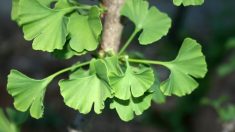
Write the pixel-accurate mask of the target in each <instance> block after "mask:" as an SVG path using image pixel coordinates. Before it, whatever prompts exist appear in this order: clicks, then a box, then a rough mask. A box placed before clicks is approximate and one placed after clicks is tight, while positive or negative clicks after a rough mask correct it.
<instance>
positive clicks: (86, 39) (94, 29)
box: [68, 7, 102, 52]
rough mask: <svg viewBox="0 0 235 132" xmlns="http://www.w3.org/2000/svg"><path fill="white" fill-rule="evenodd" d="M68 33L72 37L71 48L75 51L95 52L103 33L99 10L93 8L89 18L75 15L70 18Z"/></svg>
mask: <svg viewBox="0 0 235 132" xmlns="http://www.w3.org/2000/svg"><path fill="white" fill-rule="evenodd" d="M68 31H69V34H70V36H71V40H70V46H71V48H72V49H73V50H75V51H77V52H83V51H84V50H87V51H92V50H95V49H96V48H97V46H98V44H99V36H100V34H101V31H102V24H101V21H100V12H99V10H98V8H97V7H93V8H92V9H91V10H90V11H89V15H88V16H84V15H79V14H78V13H76V12H75V13H73V14H72V15H71V17H70V18H69V23H68Z"/></svg>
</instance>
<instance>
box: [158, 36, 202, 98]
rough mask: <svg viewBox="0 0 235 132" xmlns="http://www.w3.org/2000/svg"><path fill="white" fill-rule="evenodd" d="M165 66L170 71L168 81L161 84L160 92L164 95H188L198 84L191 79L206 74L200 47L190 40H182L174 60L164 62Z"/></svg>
mask: <svg viewBox="0 0 235 132" xmlns="http://www.w3.org/2000/svg"><path fill="white" fill-rule="evenodd" d="M165 66H166V67H168V68H169V69H170V71H171V74H170V76H169V79H167V80H166V81H164V82H163V83H162V84H161V90H162V92H163V93H164V94H165V95H172V94H175V95H177V96H183V95H186V94H190V93H191V92H192V91H193V90H194V89H195V88H197V87H198V83H197V82H196V81H195V80H194V79H193V77H195V78H203V77H204V76H205V74H206V72H207V65H206V61H205V56H204V55H203V53H202V52H201V45H200V44H198V43H197V42H196V41H195V40H193V39H190V38H186V39H185V40H184V42H183V45H182V47H181V48H180V51H179V53H178V56H177V57H176V59H175V60H173V61H171V62H166V63H165Z"/></svg>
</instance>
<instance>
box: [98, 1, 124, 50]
mask: <svg viewBox="0 0 235 132" xmlns="http://www.w3.org/2000/svg"><path fill="white" fill-rule="evenodd" d="M124 1H125V0H103V4H104V6H105V7H106V8H107V13H106V14H105V18H104V31H103V36H102V43H101V48H102V51H103V52H108V51H114V52H117V51H118V49H119V45H120V43H121V35H122V30H123V26H122V24H121V21H120V20H121V16H120V9H121V6H122V5H123V3H124Z"/></svg>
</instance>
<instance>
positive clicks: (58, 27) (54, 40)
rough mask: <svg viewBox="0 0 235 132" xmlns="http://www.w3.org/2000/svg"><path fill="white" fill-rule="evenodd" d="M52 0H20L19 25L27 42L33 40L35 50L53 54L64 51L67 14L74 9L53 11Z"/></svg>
mask: <svg viewBox="0 0 235 132" xmlns="http://www.w3.org/2000/svg"><path fill="white" fill-rule="evenodd" d="M51 2H52V0H48V1H45V0H19V3H18V12H17V13H18V19H17V20H18V23H19V24H20V25H21V26H23V32H24V37H25V39H26V40H33V39H34V41H33V49H35V50H42V51H48V52H52V51H54V50H55V49H63V46H64V44H65V41H66V36H67V34H68V32H67V29H66V25H67V22H68V20H67V18H66V17H65V16H64V15H65V14H67V13H69V12H71V11H72V10H73V9H72V8H64V9H51V8H50V4H51Z"/></svg>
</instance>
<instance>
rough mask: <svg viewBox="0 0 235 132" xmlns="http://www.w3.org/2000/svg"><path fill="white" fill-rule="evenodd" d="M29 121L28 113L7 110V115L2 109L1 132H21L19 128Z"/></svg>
mask: <svg viewBox="0 0 235 132" xmlns="http://www.w3.org/2000/svg"><path fill="white" fill-rule="evenodd" d="M26 119H27V114H26V113H20V112H18V111H15V110H14V109H11V108H7V109H6V114H5V113H4V111H3V109H2V108H0V132H19V126H20V125H21V124H22V123H23V122H25V120H26Z"/></svg>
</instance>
